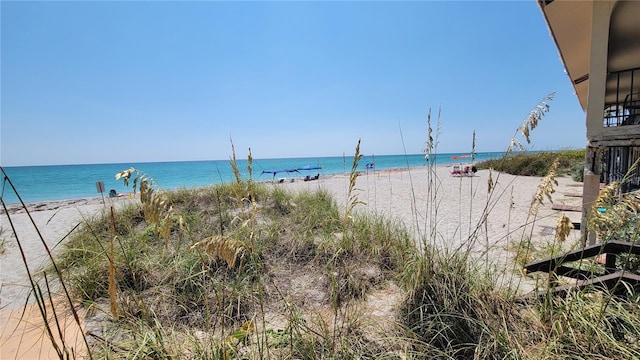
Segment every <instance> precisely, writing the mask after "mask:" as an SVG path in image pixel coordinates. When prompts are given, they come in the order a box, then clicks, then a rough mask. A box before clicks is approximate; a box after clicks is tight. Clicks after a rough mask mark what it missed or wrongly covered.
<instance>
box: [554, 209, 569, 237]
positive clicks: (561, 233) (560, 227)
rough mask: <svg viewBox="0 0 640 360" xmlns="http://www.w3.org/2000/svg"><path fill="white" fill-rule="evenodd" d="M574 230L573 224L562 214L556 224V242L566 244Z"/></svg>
mask: <svg viewBox="0 0 640 360" xmlns="http://www.w3.org/2000/svg"><path fill="white" fill-rule="evenodd" d="M571 230H573V223H572V222H571V219H569V217H568V216H567V215H564V214H562V216H560V217H559V218H558V221H557V222H556V241H558V242H564V241H565V240H566V239H567V237H568V236H569V234H571Z"/></svg>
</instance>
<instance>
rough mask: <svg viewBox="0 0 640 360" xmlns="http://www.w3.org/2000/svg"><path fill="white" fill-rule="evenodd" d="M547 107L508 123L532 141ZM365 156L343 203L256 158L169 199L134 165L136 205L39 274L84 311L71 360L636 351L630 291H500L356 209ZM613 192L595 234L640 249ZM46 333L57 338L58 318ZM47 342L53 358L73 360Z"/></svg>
mask: <svg viewBox="0 0 640 360" xmlns="http://www.w3.org/2000/svg"><path fill="white" fill-rule="evenodd" d="M549 100H551V99H550V98H545V100H544V101H543V102H541V103H540V104H538V106H537V107H536V109H534V111H532V112H531V113H530V114H529V116H528V117H527V120H526V121H525V122H524V123H523V124H522V126H521V127H520V128H519V129H518V132H519V133H520V132H522V133H526V136H525V137H526V139H527V140H528V134H529V132H530V131H531V130H533V129H534V128H535V124H537V121H539V120H540V119H541V118H542V116H544V114H545V112H546V111H548V105H547V102H548V101H549ZM438 121H439V119H438ZM428 139H429V140H428V141H427V145H426V149H425V153H426V155H425V156H427V157H428V156H430V154H432V153H435V150H436V149H435V147H436V144H437V133H435V132H434V131H433V130H432V126H431V119H430V116H429V120H428ZM512 144H514V141H512ZM514 149H515V147H510V148H509V150H508V151H507V153H508V154H509V155H508V156H511V154H512V153H513V152H514V151H515V150H514ZM551 154H552V155H554V156H557V155H558V154H557V153H551ZM234 156H235V155H234ZM536 156H537V155H536ZM541 156H542V155H541ZM547 156H551V155H544V158H545V159H547V160H544V161H543V162H548V161H549V160H548V159H550V158H548V157H547ZM568 157H569V158H572V159H573V158H574V157H575V158H576V159H577V158H579V157H580V155H579V152H575V154H574V153H572V154H570V156H568ZM360 158H361V155H360V150H359V142H358V145H357V146H356V149H355V157H354V163H353V164H352V171H351V173H350V177H349V185H348V189H347V191H348V196H347V199H348V202H347V203H346V204H345V205H344V206H339V205H338V204H337V202H336V201H335V199H333V198H332V196H331V194H329V193H328V192H326V191H322V190H318V191H314V192H300V193H290V192H287V191H286V190H283V189H282V188H280V187H274V186H270V185H269V184H263V183H256V182H254V181H253V179H252V177H251V174H252V168H251V166H252V165H251V164H252V159H251V156H249V159H248V160H249V169H248V170H249V178H248V179H242V178H241V177H240V172H239V171H238V169H237V165H236V162H235V159H233V158H232V160H231V165H232V166H234V167H235V170H236V171H235V173H236V181H235V182H233V183H230V184H225V185H219V186H213V187H209V188H203V189H189V190H179V191H172V192H165V191H160V190H157V189H158V187H157V186H155V184H154V183H153V179H152V177H151V176H149V175H146V174H142V173H140V172H138V171H137V170H136V169H128V170H125V171H123V172H121V173H119V174H118V176H119V177H120V178H121V179H123V181H125V182H127V183H129V184H130V185H131V186H132V187H133V188H134V189H135V190H136V191H138V192H140V195H141V196H140V200H141V201H140V203H139V204H135V205H131V206H128V207H126V208H122V209H116V210H114V209H111V210H110V211H105V212H103V213H100V214H97V215H96V216H95V218H92V219H87V221H85V222H84V223H83V224H82V225H81V228H80V229H79V230H78V231H77V232H76V233H75V235H73V236H72V238H71V239H69V241H67V242H66V244H65V247H64V250H63V251H62V252H61V253H60V254H59V256H57V258H56V259H55V264H56V267H55V269H54V268H52V269H49V270H48V271H47V273H49V274H54V275H55V274H57V276H59V278H60V280H61V282H62V284H65V285H66V288H67V291H68V294H69V301H72V302H74V303H81V304H82V306H83V307H84V308H85V309H87V313H86V319H85V320H86V323H87V325H86V328H85V338H86V346H87V347H88V348H87V349H84V350H83V351H84V353H85V354H86V355H82V356H86V357H91V358H95V359H102V358H105V359H106V358H138V359H140V358H144V359H146V358H157V359H163V358H185V359H521V358H522V359H549V358H566V359H584V358H592V359H596V358H602V359H622V358H624V359H633V358H640V336H639V335H638V334H639V333H640V297H639V296H638V294H637V293H635V292H634V291H633V289H629V290H628V293H627V294H626V295H625V296H623V297H620V296H614V295H613V294H609V293H607V292H604V291H597V290H594V289H589V288H585V289H583V290H580V291H574V292H570V293H568V294H567V295H566V296H565V297H555V296H552V295H551V290H552V289H551V288H546V287H545V286H546V284H547V283H544V284H542V285H540V286H542V287H541V288H540V289H539V290H543V291H545V290H548V291H549V292H548V295H547V296H543V297H541V298H540V299H538V298H524V297H523V296H522V295H523V294H522V293H521V292H520V291H519V289H517V288H515V289H514V288H509V287H506V288H505V287H500V286H498V285H496V284H497V283H498V281H496V278H497V276H498V274H495V273H494V272H492V271H491V270H490V267H488V266H487V264H486V263H485V262H482V261H478V259H477V258H476V257H474V255H473V253H472V251H471V246H469V247H466V248H464V249H457V250H456V249H447V248H442V247H436V246H434V244H435V241H434V239H435V237H438V229H437V228H433V229H429V231H427V232H425V234H422V236H421V237H420V238H418V239H416V238H414V237H413V236H412V235H410V232H409V231H408V230H407V229H406V228H404V226H402V225H400V224H398V223H395V222H393V221H390V220H388V219H385V218H383V217H380V216H377V215H372V214H370V213H366V212H360V211H356V210H357V208H358V205H359V204H360V203H361V200H360V199H359V197H358V189H357V186H356V182H357V178H358V175H359V174H358V172H357V171H356V169H357V165H358V161H359V160H360ZM513 158H517V159H519V158H518V157H516V156H514V157H513ZM518 163H519V165H518V166H520V167H528V166H529V165H525V164H526V163H527V162H526V161H524V160H522V161H520V160H519V161H518ZM550 163H551V164H554V165H552V166H551V167H550V168H548V169H547V171H546V173H545V174H543V175H544V176H545V177H544V178H543V179H542V183H543V184H547V185H548V186H541V188H540V189H541V190H540V191H541V193H540V198H542V197H544V196H545V192H547V193H548V192H549V191H552V189H551V188H550V187H552V185H553V177H554V176H555V172H556V171H558V170H557V163H558V161H557V160H556V159H553V160H551V162H550ZM487 166H490V167H493V166H495V164H492V165H487ZM571 166H573V165H571ZM571 166H569V167H571ZM496 168H497V167H496ZM500 171H506V170H500ZM513 171H517V170H513ZM527 171H528V170H527ZM535 174H538V173H537V170H536V172H535ZM538 175H539V174H538ZM496 176H499V173H497V172H496ZM420 186H429V187H430V190H432V194H433V195H432V196H433V200H434V201H433V206H434V207H436V206H438V205H437V204H438V201H437V199H438V192H437V191H438V189H437V186H436V185H434V183H433V182H429V181H427V184H421V185H420ZM490 186H491V184H489V187H490ZM613 186H615V185H613ZM612 191H615V188H614V187H612ZM615 198H616V197H615V196H610V197H608V198H606V199H604V198H603V199H601V201H611V203H610V204H609V208H610V209H612V210H611V211H609V212H608V213H606V214H600V215H598V216H606V217H600V218H597V219H595V218H594V219H592V222H591V224H593V225H592V226H593V227H594V229H596V230H597V231H599V233H600V234H601V236H602V237H603V238H616V237H617V236H625V237H626V238H627V239H628V238H632V239H633V240H634V241H637V240H638V239H639V237H640V235H639V234H640V229H638V226H637V224H638V223H640V216H639V215H638V209H639V208H640V199H638V197H637V196H636V197H632V196H629V197H627V198H625V200H624V201H622V202H618V201H615V200H614V199H615ZM618 199H619V198H618ZM532 207H533V208H535V201H534V203H532ZM533 211H535V209H534V210H533ZM616 214H624V219H625V220H624V222H623V223H624V224H625V226H623V227H621V226H619V223H615V222H614V219H618V220H619V219H620V216H622V215H618V216H616ZM461 221H464V220H462V219H461ZM634 224H635V227H634ZM478 226H483V224H479V225H478ZM473 241H475V242H476V244H475V245H477V246H482V244H483V241H481V240H479V239H474V240H473ZM523 244H524V242H523ZM636 270H637V269H636ZM33 286H34V288H35V289H36V290H38V289H40V288H39V285H38V284H37V283H34V285H33ZM36 292H37V293H40V294H41V295H42V293H43V291H40V290H38V291H36ZM42 296H44V295H42ZM43 299H44V298H42V299H40V300H39V301H45V300H43ZM49 326H50V327H51V328H52V329H53V330H52V331H54V332H55V328H56V326H58V325H57V324H56V323H55V322H50V323H49ZM58 346H59V348H60V352H59V353H60V355H61V357H67V356H69V354H72V353H73V354H76V352H77V350H76V352H72V351H71V350H69V349H66V348H65V345H64V344H63V343H60V344H58Z"/></svg>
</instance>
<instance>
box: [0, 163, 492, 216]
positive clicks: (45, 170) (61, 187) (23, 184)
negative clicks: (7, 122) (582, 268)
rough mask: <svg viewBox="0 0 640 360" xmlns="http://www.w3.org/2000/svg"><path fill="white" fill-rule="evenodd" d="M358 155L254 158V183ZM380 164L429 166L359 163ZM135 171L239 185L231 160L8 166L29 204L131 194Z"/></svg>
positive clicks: (171, 180)
mask: <svg viewBox="0 0 640 360" xmlns="http://www.w3.org/2000/svg"><path fill="white" fill-rule="evenodd" d="M502 154H503V153H500V152H490V153H477V154H476V156H475V161H476V162H478V161H483V160H486V159H495V158H499V157H500V156H502ZM461 155H468V154H462V153H459V154H438V155H436V156H435V159H434V161H433V162H434V164H436V165H447V164H452V163H459V162H460V161H463V162H468V160H469V159H466V158H463V159H455V157H456V156H461ZM352 162H353V156H345V157H342V156H337V157H317V158H287V159H254V160H253V167H254V170H253V175H254V180H255V181H269V180H272V179H273V177H274V175H273V174H269V173H265V174H262V171H274V170H282V169H291V168H300V167H303V166H307V165H313V166H320V167H322V169H320V170H301V171H300V173H286V172H285V173H278V174H276V175H275V177H276V178H281V177H287V178H292V177H293V178H303V177H304V176H306V175H311V176H313V175H316V174H318V173H319V174H320V176H323V175H332V174H345V173H348V172H349V171H350V170H351V164H352ZM371 162H374V163H375V168H374V169H369V170H368V171H379V170H385V169H393V168H400V169H406V168H413V167H420V166H426V165H427V164H428V163H427V161H426V160H425V157H424V155H423V154H415V155H379V156H373V155H365V156H363V158H362V160H361V161H360V163H359V170H362V171H367V169H366V164H367V163H371ZM238 166H239V168H240V171H241V173H242V176H243V179H247V178H248V173H247V170H246V169H247V160H238ZM130 167H135V168H136V169H138V170H140V171H142V172H143V173H145V174H147V175H148V176H150V177H151V178H153V179H154V180H155V181H156V182H157V183H158V184H159V185H160V186H161V187H162V188H163V189H165V190H172V189H180V188H194V187H202V186H208V185H214V184H221V183H226V182H230V181H233V180H234V177H233V171H232V169H231V165H230V164H229V161H228V160H211V161H178V162H149V163H126V164H125V163H123V164H91V165H48V166H12V167H4V170H5V172H6V173H7V175H8V176H9V178H10V179H11V181H12V182H13V184H14V185H15V187H16V188H17V190H18V192H19V194H20V196H21V197H22V199H23V201H24V202H26V203H32V202H40V201H50V200H66V199H77V198H85V197H95V196H100V193H98V192H97V190H96V182H97V181H103V182H104V187H105V194H104V195H105V196H107V193H108V192H109V190H110V189H115V190H116V191H117V192H118V193H128V192H131V191H132V190H131V188H130V187H125V186H124V184H123V183H122V180H119V181H116V179H115V174H116V173H117V172H119V171H122V170H126V169H128V168H130ZM2 199H3V201H4V202H5V203H6V204H14V203H18V198H17V197H16V195H15V194H14V193H13V191H11V189H10V187H9V186H8V184H7V183H6V181H3V185H2Z"/></svg>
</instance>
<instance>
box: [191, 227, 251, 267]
mask: <svg viewBox="0 0 640 360" xmlns="http://www.w3.org/2000/svg"><path fill="white" fill-rule="evenodd" d="M198 248H199V249H202V250H204V252H206V253H207V254H208V255H209V256H211V257H212V258H214V259H222V260H224V261H225V262H226V263H227V266H228V267H229V268H233V267H235V266H236V263H237V261H238V260H240V259H242V258H244V255H245V253H246V251H247V247H246V246H245V244H244V243H243V242H242V241H240V240H237V239H234V238H232V237H224V236H221V235H213V236H210V237H208V238H205V239H202V240H200V241H198V242H197V243H195V244H193V245H192V246H191V250H195V249H198Z"/></svg>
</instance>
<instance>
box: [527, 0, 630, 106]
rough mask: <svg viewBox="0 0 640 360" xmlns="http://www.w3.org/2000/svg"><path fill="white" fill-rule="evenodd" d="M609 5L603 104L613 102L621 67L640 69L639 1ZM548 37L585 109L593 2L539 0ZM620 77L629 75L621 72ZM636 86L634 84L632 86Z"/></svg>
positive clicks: (614, 0) (623, 1) (623, 81)
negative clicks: (553, 44) (549, 34)
mask: <svg viewBox="0 0 640 360" xmlns="http://www.w3.org/2000/svg"><path fill="white" fill-rule="evenodd" d="M608 1H610V2H611V4H612V8H611V9H612V12H611V18H610V26H609V45H608V47H609V50H608V54H607V87H606V95H605V103H614V102H616V97H620V93H624V92H625V91H626V92H630V91H631V88H629V89H620V88H619V86H618V84H620V83H622V84H626V83H629V81H625V80H626V79H619V78H618V76H619V75H618V73H620V72H621V71H624V70H630V69H640V21H639V20H638V19H640V1H634V0H618V1H616V0H608ZM538 4H539V6H540V8H541V9H542V13H543V14H544V17H545V20H546V22H547V25H548V27H549V30H550V32H551V36H552V38H553V40H554V42H555V44H556V47H557V48H558V51H559V53H560V58H561V61H562V63H563V64H564V67H565V70H566V72H567V75H568V76H569V79H570V81H571V84H572V85H573V87H574V89H575V92H576V96H577V97H578V101H579V102H580V105H581V106H582V109H583V110H585V111H586V109H587V95H588V92H589V65H590V63H589V58H590V52H591V37H592V26H591V22H592V17H593V1H576V0H538ZM620 76H630V73H629V74H628V75H625V74H622V75H620ZM634 88H635V86H634Z"/></svg>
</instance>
